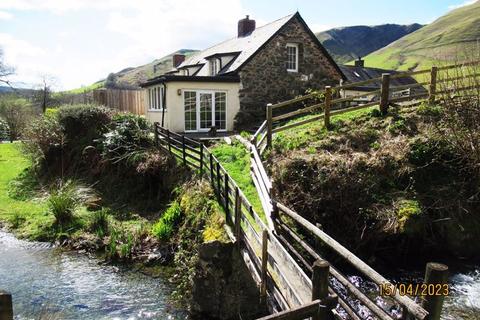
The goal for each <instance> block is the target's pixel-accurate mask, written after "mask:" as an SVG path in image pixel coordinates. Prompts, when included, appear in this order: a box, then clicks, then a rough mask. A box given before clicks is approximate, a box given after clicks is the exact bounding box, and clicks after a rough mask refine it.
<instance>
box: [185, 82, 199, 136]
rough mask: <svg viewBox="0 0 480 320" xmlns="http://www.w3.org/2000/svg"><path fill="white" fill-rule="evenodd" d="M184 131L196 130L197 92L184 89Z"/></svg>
mask: <svg viewBox="0 0 480 320" xmlns="http://www.w3.org/2000/svg"><path fill="white" fill-rule="evenodd" d="M184 98H185V101H184V105H185V131H192V130H197V93H196V92H195V91H185V93H184Z"/></svg>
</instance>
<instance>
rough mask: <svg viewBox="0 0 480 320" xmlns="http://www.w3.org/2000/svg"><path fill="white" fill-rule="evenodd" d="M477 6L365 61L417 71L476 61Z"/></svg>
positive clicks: (479, 16)
mask: <svg viewBox="0 0 480 320" xmlns="http://www.w3.org/2000/svg"><path fill="white" fill-rule="evenodd" d="M479 46H480V2H479V1H477V2H475V3H473V4H471V5H468V6H465V7H461V8H458V9H455V10H452V11H450V12H448V13H447V14H446V15H444V16H442V17H441V18H439V19H437V20H435V21H434V22H432V23H431V24H429V25H427V26H425V27H423V28H421V29H419V30H417V31H415V32H413V33H411V34H409V35H407V36H405V37H403V38H401V39H399V40H397V41H395V42H393V43H392V44H390V45H388V46H387V47H385V48H382V49H380V50H378V51H376V52H374V53H372V54H370V55H368V56H367V57H366V58H365V62H366V64H367V65H368V66H375V67H381V68H386V69H395V70H416V69H424V68H428V67H430V66H431V65H432V64H434V63H451V62H455V61H462V60H465V59H475V58H478V56H479V54H480V52H479Z"/></svg>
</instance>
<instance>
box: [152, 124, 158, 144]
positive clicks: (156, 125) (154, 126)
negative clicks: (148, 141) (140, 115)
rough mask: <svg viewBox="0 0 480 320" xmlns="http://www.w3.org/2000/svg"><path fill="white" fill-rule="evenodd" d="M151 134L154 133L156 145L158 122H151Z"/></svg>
mask: <svg viewBox="0 0 480 320" xmlns="http://www.w3.org/2000/svg"><path fill="white" fill-rule="evenodd" d="M153 134H154V135H155V145H156V146H157V147H158V122H154V123H153Z"/></svg>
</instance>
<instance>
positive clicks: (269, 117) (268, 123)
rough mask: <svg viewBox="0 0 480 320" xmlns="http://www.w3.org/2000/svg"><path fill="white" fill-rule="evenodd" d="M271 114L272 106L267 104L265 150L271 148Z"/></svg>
mask: <svg viewBox="0 0 480 320" xmlns="http://www.w3.org/2000/svg"><path fill="white" fill-rule="evenodd" d="M272 114H273V108H272V104H271V103H269V104H267V148H271V147H272V130H273V124H272Z"/></svg>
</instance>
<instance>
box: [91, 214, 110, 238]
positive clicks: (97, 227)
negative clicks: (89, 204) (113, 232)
mask: <svg viewBox="0 0 480 320" xmlns="http://www.w3.org/2000/svg"><path fill="white" fill-rule="evenodd" d="M109 217H110V211H109V210H108V209H101V210H98V211H94V212H93V214H92V217H91V221H90V231H92V232H95V234H97V235H98V236H99V237H100V238H103V237H104V236H106V235H107V234H108V232H109V226H110V222H109Z"/></svg>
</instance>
